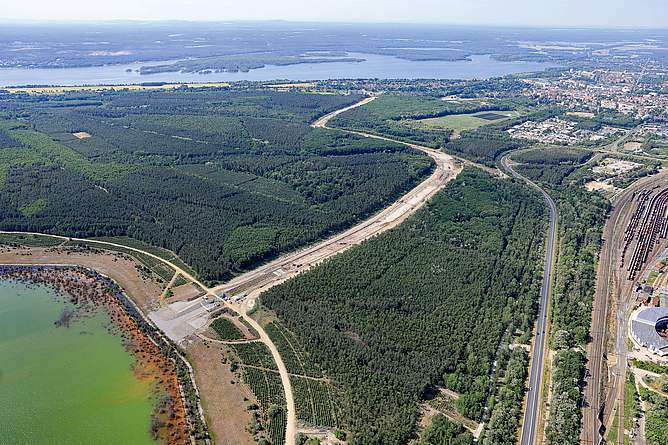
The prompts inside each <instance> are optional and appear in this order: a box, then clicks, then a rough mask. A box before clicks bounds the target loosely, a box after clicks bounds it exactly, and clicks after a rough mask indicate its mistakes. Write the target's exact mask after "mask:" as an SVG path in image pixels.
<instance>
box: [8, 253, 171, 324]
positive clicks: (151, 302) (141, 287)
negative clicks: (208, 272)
mask: <svg viewBox="0 0 668 445" xmlns="http://www.w3.org/2000/svg"><path fill="white" fill-rule="evenodd" d="M0 263H1V264H31V265H52V266H84V267H88V268H90V269H95V270H97V271H98V272H100V273H103V274H104V275H107V276H109V277H111V278H113V279H114V281H116V282H117V283H118V284H120V285H121V286H122V287H123V288H124V289H125V291H126V292H127V293H128V294H129V295H130V296H132V299H133V300H134V301H135V303H136V304H137V305H138V306H139V307H140V308H141V309H142V310H143V311H145V312H146V311H149V310H157V309H158V305H157V300H158V297H159V296H160V292H161V291H162V289H161V288H160V286H159V285H158V284H156V283H154V282H152V281H150V280H145V279H142V277H141V276H140V275H139V274H138V273H137V270H136V269H135V264H137V262H136V261H135V260H134V258H132V257H129V256H127V255H119V254H115V253H106V254H91V253H75V252H69V253H67V252H65V251H60V250H54V249H51V248H46V249H45V248H41V247H40V248H38V247H34V248H26V249H10V250H9V251H7V250H5V251H4V252H2V253H0Z"/></svg>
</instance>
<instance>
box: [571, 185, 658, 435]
mask: <svg viewBox="0 0 668 445" xmlns="http://www.w3.org/2000/svg"><path fill="white" fill-rule="evenodd" d="M667 178H668V174H666V173H663V174H659V175H656V176H653V177H651V178H646V179H643V180H641V181H638V182H637V183H636V184H634V185H633V186H632V187H630V188H629V189H628V190H627V191H626V192H625V193H624V194H622V195H621V196H620V198H619V199H618V201H617V202H616V203H615V205H614V207H613V210H612V212H611V214H610V218H609V219H608V222H607V224H606V226H605V230H604V233H603V246H602V250H601V255H600V258H599V269H598V270H599V271H598V282H597V288H596V294H595V300H594V308H593V313H592V323H591V339H592V341H591V342H590V344H589V347H588V350H587V370H586V374H585V392H584V399H583V433H582V443H583V444H598V443H601V440H602V439H603V437H604V435H606V432H608V434H611V433H612V434H613V435H616V437H618V438H620V439H619V440H620V443H621V442H622V439H621V438H623V437H624V435H625V434H626V435H629V431H626V430H625V429H624V423H625V422H624V412H625V410H624V409H623V408H622V409H620V407H624V406H625V390H624V388H625V382H626V372H627V370H629V369H630V364H629V362H628V355H629V333H628V329H627V328H628V320H629V316H630V313H631V310H632V309H633V307H634V304H635V303H636V299H637V297H638V296H639V293H640V292H641V291H645V292H647V291H649V292H652V291H653V289H648V287H647V286H643V285H645V284H647V283H646V281H647V277H648V275H649V272H650V270H652V269H656V267H654V265H655V264H656V263H657V262H658V261H661V260H663V259H664V258H663V256H662V255H665V247H666V244H667V242H666V237H667V235H668V182H666V181H667V180H668V179H667ZM657 274H658V273H657ZM659 281H660V280H657V282H659ZM649 284H654V283H653V282H651V283H649ZM657 294H658V292H657ZM645 352H647V351H643V353H645ZM644 357H646V358H648V359H650V360H652V361H657V360H658V357H657V356H652V357H650V354H649V352H647V355H646V356H644ZM615 418H617V420H618V422H617V423H616V425H615V428H614V429H615V432H614V433H613V432H612V431H609V430H610V429H611V428H612V425H613V423H614V421H615ZM636 443H644V441H643V438H642V437H641V436H638V437H637V438H636Z"/></svg>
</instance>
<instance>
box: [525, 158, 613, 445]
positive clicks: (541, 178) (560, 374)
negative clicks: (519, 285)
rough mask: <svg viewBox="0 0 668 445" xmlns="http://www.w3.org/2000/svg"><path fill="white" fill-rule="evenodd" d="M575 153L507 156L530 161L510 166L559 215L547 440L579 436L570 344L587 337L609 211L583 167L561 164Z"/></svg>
mask: <svg viewBox="0 0 668 445" xmlns="http://www.w3.org/2000/svg"><path fill="white" fill-rule="evenodd" d="M568 151H570V150H568ZM579 153H580V152H579V151H578V153H576V154H575V155H568V154H567V153H566V152H565V151H564V150H561V149H559V150H558V151H555V150H535V153H532V152H523V153H520V154H518V155H514V156H513V159H514V160H515V159H516V160H520V159H522V160H524V161H525V162H531V164H530V165H520V166H516V167H514V168H515V170H516V171H517V172H518V173H521V174H523V175H526V176H527V177H529V178H530V179H532V180H534V181H537V182H539V183H540V186H541V187H542V188H543V189H544V190H545V191H546V192H547V193H548V194H549V195H550V197H552V199H553V200H554V202H555V204H556V206H557V213H558V215H559V220H558V232H559V233H558V240H559V244H558V249H559V250H558V260H557V264H556V273H555V279H554V285H553V286H554V287H553V292H552V297H551V310H550V322H551V324H552V326H551V328H550V333H551V334H550V347H551V348H552V349H554V350H557V351H558V352H557V354H556V356H555V358H554V360H553V363H552V366H553V371H552V384H553V397H552V401H551V405H550V417H549V422H548V425H550V426H549V427H548V430H547V437H548V442H549V443H551V444H557V443H559V444H563V443H573V444H575V443H579V440H580V422H581V413H580V410H579V409H578V403H579V400H580V397H581V391H582V379H583V378H584V357H583V356H582V354H581V353H580V352H579V351H578V350H577V349H572V348H573V347H574V346H576V345H583V346H584V345H585V344H586V343H587V342H588V341H589V329H590V325H591V314H592V308H593V301H594V292H595V290H596V276H597V269H598V256H599V253H600V249H601V236H602V234H603V226H604V224H605V220H606V218H607V215H608V212H609V210H610V202H609V201H608V200H606V199H605V198H604V197H602V196H601V195H599V194H598V193H592V192H587V191H586V190H585V189H584V188H583V187H582V186H583V185H584V183H585V182H586V181H588V180H590V179H592V173H591V172H589V171H588V170H587V168H586V167H585V168H577V167H576V166H574V165H562V164H565V163H574V162H578V161H581V160H582V159H583V158H581V157H580V156H581V155H580V154H579Z"/></svg>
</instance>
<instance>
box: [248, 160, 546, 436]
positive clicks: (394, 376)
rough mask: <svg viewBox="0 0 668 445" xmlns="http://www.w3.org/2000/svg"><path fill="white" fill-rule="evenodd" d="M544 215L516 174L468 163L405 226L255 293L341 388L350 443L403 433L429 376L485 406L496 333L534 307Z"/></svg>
mask: <svg viewBox="0 0 668 445" xmlns="http://www.w3.org/2000/svg"><path fill="white" fill-rule="evenodd" d="M544 223H545V205H544V202H543V200H542V198H541V197H540V196H538V195H537V194H536V193H535V192H533V191H531V190H529V189H528V188H527V187H526V186H525V185H524V184H523V183H521V182H519V181H515V180H513V179H506V180H500V179H495V178H492V177H491V176H489V175H488V174H487V173H485V172H482V171H480V170H477V169H470V168H467V169H465V170H464V171H463V172H462V173H461V174H460V175H459V176H458V177H457V178H456V179H454V180H452V181H451V182H450V183H449V184H448V185H447V186H446V187H445V189H444V190H442V191H441V192H439V193H438V194H437V195H435V197H434V198H433V199H432V200H431V201H430V202H428V203H427V204H426V205H425V207H423V208H422V209H420V210H419V211H418V212H417V213H416V214H415V215H414V216H413V217H411V218H409V219H408V220H407V221H405V222H404V223H403V224H401V225H400V226H398V227H396V228H395V229H393V230H391V231H388V232H385V233H383V234H381V235H379V236H377V237H375V238H373V239H371V240H369V241H366V242H364V243H362V244H361V245H360V246H359V247H357V248H355V249H351V250H349V251H347V252H345V253H343V254H340V255H337V256H336V257H334V258H332V259H331V260H329V261H327V262H325V263H324V264H323V265H322V266H320V267H318V268H316V269H314V270H312V271H310V272H309V273H307V274H304V275H300V276H298V277H296V278H294V279H292V280H289V281H288V282H286V283H284V284H282V285H279V286H276V287H273V288H271V289H269V290H268V291H266V292H264V293H263V294H262V296H261V301H262V304H263V305H264V306H266V307H268V308H270V309H272V310H273V311H275V313H276V314H277V316H278V317H279V319H280V320H281V321H282V322H283V323H284V324H285V326H286V327H287V328H288V329H289V330H290V331H292V332H294V334H295V336H296V338H297V339H298V340H299V342H300V343H301V344H302V345H303V346H304V348H305V350H306V351H307V353H308V357H309V358H310V359H311V360H312V361H313V362H314V363H316V364H317V365H318V366H319V367H320V368H322V369H323V371H325V372H326V373H327V376H328V377H329V378H330V379H331V380H332V383H333V385H334V386H336V387H337V388H340V390H341V392H342V397H343V405H344V416H345V418H344V420H345V423H346V424H347V427H348V429H349V430H350V432H351V435H350V443H354V444H361V443H377V444H381V443H382V444H400V443H406V441H407V440H408V438H409V437H410V436H411V434H412V432H413V429H414V427H415V421H416V418H417V414H418V409H417V404H416V402H418V401H419V400H421V399H423V398H424V397H425V395H426V394H427V393H428V392H429V391H431V390H432V389H433V387H434V385H442V386H445V387H447V388H449V389H451V390H453V391H456V392H458V393H460V394H461V395H460V397H459V399H458V401H457V409H458V410H459V411H460V413H462V414H463V415H465V416H467V417H470V418H473V419H478V418H479V417H480V416H481V412H482V407H483V404H484V401H485V398H486V396H487V394H488V391H489V385H490V382H489V374H490V370H491V364H492V360H493V358H494V355H495V353H496V350H497V348H498V345H499V343H500V341H501V338H502V336H503V335H504V333H505V332H506V331H507V330H508V329H509V328H510V329H511V330H514V328H511V325H512V326H515V327H521V328H522V329H524V330H526V329H529V328H530V325H531V324H532V323H533V320H534V318H535V314H536V310H537V308H536V302H537V295H538V292H539V287H540V280H541V275H542V270H541V269H540V267H541V261H540V258H541V255H540V251H541V249H540V245H541V243H542V239H543V234H544Z"/></svg>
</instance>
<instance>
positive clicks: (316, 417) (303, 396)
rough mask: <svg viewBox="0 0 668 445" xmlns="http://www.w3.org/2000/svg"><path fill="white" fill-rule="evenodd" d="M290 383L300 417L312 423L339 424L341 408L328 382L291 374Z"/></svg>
mask: <svg viewBox="0 0 668 445" xmlns="http://www.w3.org/2000/svg"><path fill="white" fill-rule="evenodd" d="M290 384H291V385H292V393H293V396H294V398H295V410H296V411H297V418H298V419H301V420H303V421H305V422H306V423H310V424H311V425H318V426H329V427H338V426H339V423H338V422H337V418H338V417H339V415H340V414H339V408H338V407H337V406H336V403H335V400H336V398H334V397H332V394H331V389H330V388H329V385H328V384H327V383H326V382H324V381H321V380H315V379H309V378H304V377H297V376H293V375H291V376H290Z"/></svg>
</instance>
